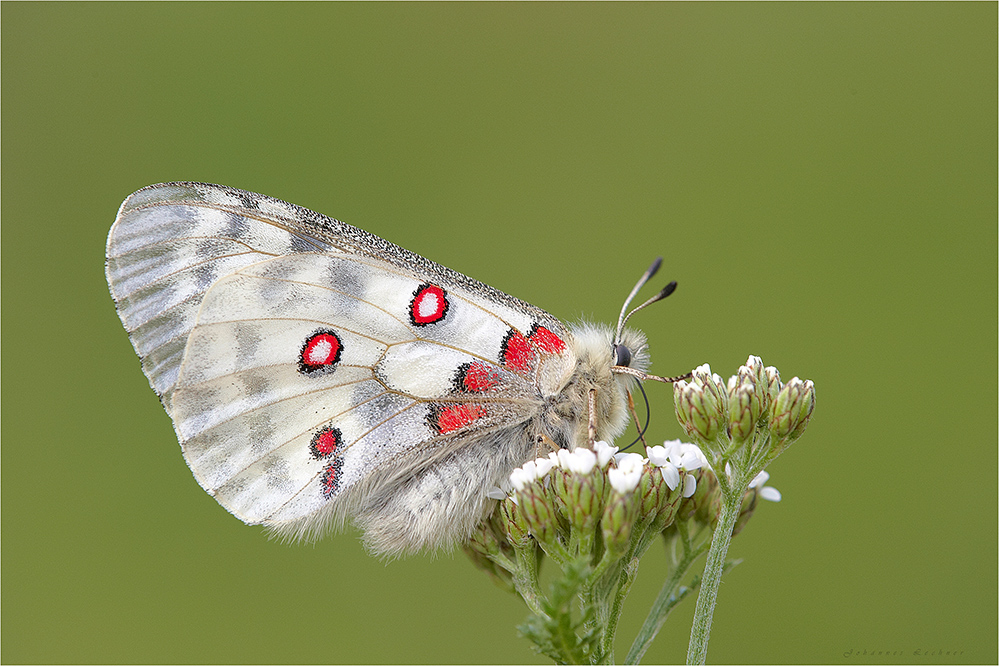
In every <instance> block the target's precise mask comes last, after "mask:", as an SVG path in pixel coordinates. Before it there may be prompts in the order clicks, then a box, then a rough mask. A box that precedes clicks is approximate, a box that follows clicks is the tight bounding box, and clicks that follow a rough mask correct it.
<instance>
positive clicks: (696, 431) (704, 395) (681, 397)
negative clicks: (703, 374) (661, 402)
mask: <svg viewBox="0 0 999 666" xmlns="http://www.w3.org/2000/svg"><path fill="white" fill-rule="evenodd" d="M696 379H697V378H696V377H695V379H694V380H693V381H692V383H687V382H683V381H680V382H677V383H676V384H674V385H673V397H674V402H675V404H676V416H677V419H678V420H679V421H680V424H681V425H682V426H683V428H684V430H686V431H687V434H688V435H690V436H691V437H694V438H696V439H699V440H701V441H702V442H705V443H707V442H713V441H714V439H715V437H716V436H717V435H718V432H719V430H720V429H721V427H722V426H723V425H724V423H725V412H724V407H725V404H724V401H723V399H721V395H724V393H721V394H719V392H718V391H717V386H716V385H715V383H714V381H713V379H710V378H709V380H710V381H709V382H708V384H703V383H698V382H697V381H696ZM705 386H707V387H708V388H707V390H706V389H705Z"/></svg>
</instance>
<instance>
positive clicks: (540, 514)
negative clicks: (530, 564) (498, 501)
mask: <svg viewBox="0 0 999 666" xmlns="http://www.w3.org/2000/svg"><path fill="white" fill-rule="evenodd" d="M517 505H518V506H519V507H520V509H521V513H522V515H523V517H524V522H525V523H526V524H527V526H528V529H529V530H530V532H531V534H532V535H533V536H534V537H535V538H536V539H537V540H538V541H543V542H545V543H548V542H550V541H552V540H553V539H555V538H556V533H557V530H558V518H556V516H555V508H554V507H553V506H552V502H551V500H550V499H549V497H548V493H546V492H545V488H544V482H543V481H541V480H538V481H535V482H534V483H531V484H529V485H527V486H525V487H524V488H522V489H520V490H518V491H517Z"/></svg>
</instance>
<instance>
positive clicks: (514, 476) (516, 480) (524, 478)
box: [510, 467, 534, 490]
mask: <svg viewBox="0 0 999 666" xmlns="http://www.w3.org/2000/svg"><path fill="white" fill-rule="evenodd" d="M533 480H534V479H533V478H532V477H531V476H530V475H529V474H527V473H526V472H525V471H524V470H523V469H522V468H520V467H518V468H517V469H515V470H513V471H512V472H510V483H512V484H513V487H514V488H516V489H517V490H523V489H524V488H525V487H526V486H527V485H528V484H529V483H531V481H533Z"/></svg>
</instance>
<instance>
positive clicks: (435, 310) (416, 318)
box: [409, 284, 448, 326]
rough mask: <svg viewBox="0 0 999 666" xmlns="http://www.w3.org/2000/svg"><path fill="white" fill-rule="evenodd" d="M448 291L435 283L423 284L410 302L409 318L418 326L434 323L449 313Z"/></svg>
mask: <svg viewBox="0 0 999 666" xmlns="http://www.w3.org/2000/svg"><path fill="white" fill-rule="evenodd" d="M447 308H448V300H447V292H445V291H444V290H443V289H441V288H440V287H438V286H437V285H435V284H422V285H420V286H419V287H417V288H416V291H414V292H413V300H411V301H410V302H409V320H410V321H411V322H412V323H413V324H414V325H416V326H426V325H427V324H433V323H434V322H438V321H440V320H441V319H443V318H444V315H446V314H447Z"/></svg>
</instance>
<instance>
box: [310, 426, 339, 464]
mask: <svg viewBox="0 0 999 666" xmlns="http://www.w3.org/2000/svg"><path fill="white" fill-rule="evenodd" d="M342 441H343V436H342V435H341V434H340V429H339V428H334V427H333V426H326V427H325V428H323V429H322V430H320V431H319V432H317V433H316V434H315V435H314V436H313V437H312V441H311V442H310V443H309V451H311V452H312V457H313V458H315V459H316V460H325V459H326V458H329V457H330V456H331V455H333V454H334V453H336V452H337V451H338V450H339V449H340V444H341V442H342Z"/></svg>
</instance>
